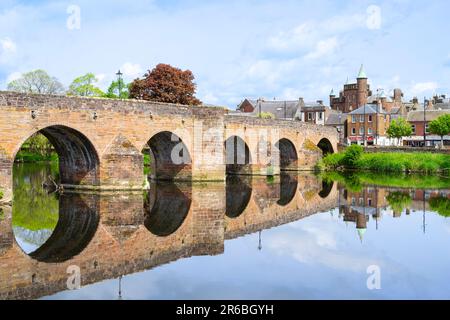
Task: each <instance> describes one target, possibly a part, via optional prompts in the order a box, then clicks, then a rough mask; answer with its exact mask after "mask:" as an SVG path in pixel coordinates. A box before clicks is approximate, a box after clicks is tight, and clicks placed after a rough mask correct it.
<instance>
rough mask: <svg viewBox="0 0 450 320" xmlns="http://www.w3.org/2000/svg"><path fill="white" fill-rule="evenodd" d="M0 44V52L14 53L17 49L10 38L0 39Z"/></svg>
mask: <svg viewBox="0 0 450 320" xmlns="http://www.w3.org/2000/svg"><path fill="white" fill-rule="evenodd" d="M0 44H1V46H2V53H6V54H8V53H15V52H16V50H17V45H16V43H15V42H14V41H12V40H11V39H10V38H3V39H0Z"/></svg>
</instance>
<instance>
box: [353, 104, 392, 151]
mask: <svg viewBox="0 0 450 320" xmlns="http://www.w3.org/2000/svg"><path fill="white" fill-rule="evenodd" d="M390 121H391V116H390V114H389V113H387V112H385V111H384V110H383V108H381V105H380V104H367V105H364V106H362V107H360V108H358V109H356V110H353V111H352V112H350V113H348V114H347V144H359V145H391V144H392V143H393V141H392V139H389V138H387V137H386V131H387V129H388V128H389V123H390Z"/></svg>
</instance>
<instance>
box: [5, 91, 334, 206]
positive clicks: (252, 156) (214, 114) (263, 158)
mask: <svg viewBox="0 0 450 320" xmlns="http://www.w3.org/2000/svg"><path fill="white" fill-rule="evenodd" d="M37 132H40V133H42V134H43V135H45V136H46V137H47V138H48V139H49V141H50V142H51V143H52V145H53V146H54V148H55V150H56V152H57V153H58V155H59V162H60V180H61V181H60V182H61V184H62V185H64V186H65V187H66V188H85V189H104V190H108V189H109V190H111V189H130V190H132V189H142V188H143V186H144V184H145V183H146V180H147V179H146V177H145V174H144V170H143V152H149V154H150V156H151V157H152V158H153V161H152V163H153V165H154V170H153V171H152V174H153V178H155V179H161V180H189V181H197V180H198V181H216V180H219V181H224V180H225V178H226V175H227V173H229V174H251V175H276V174H278V173H279V172H280V170H303V169H311V168H312V167H313V166H314V165H315V164H316V162H317V161H318V159H319V158H320V157H321V156H322V154H323V152H333V151H334V150H337V143H338V134H337V132H336V130H335V129H334V128H329V127H324V126H317V125H311V124H306V123H302V122H297V121H296V122H294V121H282V120H263V119H257V118H249V117H244V116H232V115H230V114H228V111H227V110H226V109H224V108H218V107H188V106H183V105H173V104H163V103H155V102H145V101H137V100H111V99H96V98H78V97H64V96H50V95H27V94H20V93H13V92H0V188H1V189H2V190H3V193H4V200H9V199H10V198H11V194H12V193H11V189H12V166H13V163H14V159H15V157H16V155H17V152H18V151H19V150H20V149H21V147H22V145H23V143H24V142H25V141H26V140H27V139H28V138H29V137H30V136H32V135H33V134H35V133H37Z"/></svg>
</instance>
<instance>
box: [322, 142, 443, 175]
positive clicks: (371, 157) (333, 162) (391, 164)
mask: <svg viewBox="0 0 450 320" xmlns="http://www.w3.org/2000/svg"><path fill="white" fill-rule="evenodd" d="M318 167H319V169H321V170H324V171H330V170H333V171H334V170H340V171H342V170H358V171H374V172H390V173H392V172H397V173H399V172H414V173H424V174H435V173H441V174H445V175H448V174H449V173H450V155H448V154H439V153H428V152H423V153H418V152H414V153H405V152H391V153H364V152H363V148H362V147H361V146H357V145H353V146H350V147H348V148H347V149H346V150H345V152H341V153H335V154H330V155H328V156H326V157H325V158H323V159H322V160H321V161H320V163H319V164H318Z"/></svg>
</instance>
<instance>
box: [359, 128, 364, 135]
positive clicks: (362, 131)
mask: <svg viewBox="0 0 450 320" xmlns="http://www.w3.org/2000/svg"><path fill="white" fill-rule="evenodd" d="M363 134H364V127H359V135H360V136H362V135H363Z"/></svg>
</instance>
